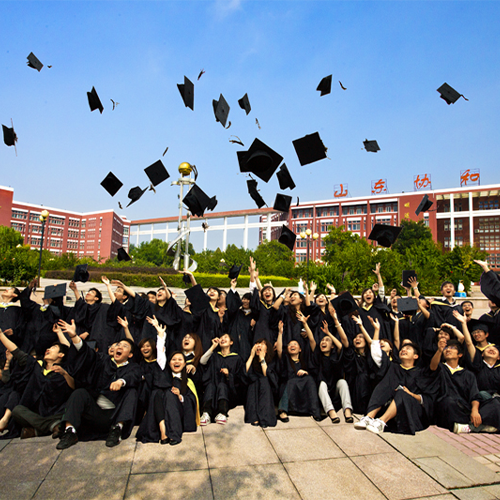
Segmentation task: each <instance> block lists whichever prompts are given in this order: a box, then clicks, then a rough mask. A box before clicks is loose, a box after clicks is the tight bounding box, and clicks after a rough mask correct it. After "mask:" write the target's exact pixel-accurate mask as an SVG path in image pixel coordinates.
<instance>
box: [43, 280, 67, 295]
mask: <svg viewBox="0 0 500 500" xmlns="http://www.w3.org/2000/svg"><path fill="white" fill-rule="evenodd" d="M65 295H66V283H59V285H51V286H46V287H45V293H44V296H43V298H44V299H58V298H60V297H64V296H65Z"/></svg>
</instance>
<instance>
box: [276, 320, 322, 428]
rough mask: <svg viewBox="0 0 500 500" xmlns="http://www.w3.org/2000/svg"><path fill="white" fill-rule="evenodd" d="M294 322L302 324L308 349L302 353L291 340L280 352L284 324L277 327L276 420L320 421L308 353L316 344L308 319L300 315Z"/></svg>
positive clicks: (280, 323)
mask: <svg viewBox="0 0 500 500" xmlns="http://www.w3.org/2000/svg"><path fill="white" fill-rule="evenodd" d="M297 320H298V321H299V322H300V323H302V325H303V326H304V329H305V333H306V335H307V338H308V340H309V346H310V349H308V350H305V349H304V350H303V349H302V347H301V345H300V343H299V342H298V341H297V340H291V341H290V342H289V343H288V345H287V346H286V352H283V322H282V321H280V322H279V325H278V341H277V343H276V352H277V354H278V358H279V360H280V362H281V363H280V365H281V366H280V400H279V404H278V418H279V419H280V420H281V421H282V422H289V421H290V419H289V418H288V414H289V413H295V414H299V415H311V416H312V417H314V419H315V420H321V409H320V405H319V399H318V389H317V387H316V382H315V381H314V378H313V373H312V369H313V368H314V366H313V365H312V362H311V361H310V359H309V358H310V355H309V354H310V353H312V352H314V349H315V348H316V341H315V340H314V336H313V334H312V331H311V329H310V328H309V326H308V325H307V318H306V317H305V316H304V315H303V314H302V313H300V312H298V313H297Z"/></svg>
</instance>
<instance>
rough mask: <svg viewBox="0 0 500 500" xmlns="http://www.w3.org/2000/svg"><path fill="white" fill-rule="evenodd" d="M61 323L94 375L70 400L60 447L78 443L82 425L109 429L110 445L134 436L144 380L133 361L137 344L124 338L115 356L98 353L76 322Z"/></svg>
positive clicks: (108, 444)
mask: <svg viewBox="0 0 500 500" xmlns="http://www.w3.org/2000/svg"><path fill="white" fill-rule="evenodd" d="M59 324H60V326H61V328H62V329H63V331H65V332H66V333H67V334H68V335H69V336H70V337H71V339H72V341H73V345H74V347H75V348H76V349H77V350H78V352H79V355H80V356H85V362H84V365H85V366H86V367H87V370H88V372H89V373H91V374H92V376H91V379H90V382H89V384H88V385H87V387H86V388H78V389H76V390H75V391H73V393H72V394H71V396H70V398H69V400H68V402H67V403H66V406H65V412H64V416H63V417H62V419H61V420H62V422H63V423H64V425H63V429H62V430H64V433H63V434H62V435H61V436H60V438H61V440H60V441H59V443H58V444H57V449H58V450H64V449H66V448H69V447H70V446H73V445H75V444H76V443H77V442H78V438H79V437H78V435H77V431H79V430H80V427H81V426H82V424H89V425H91V426H92V430H93V431H97V432H98V433H106V432H107V433H108V437H107V439H106V446H108V447H113V446H116V445H118V444H119V443H120V441H121V439H122V438H126V437H128V436H129V435H130V432H131V430H132V426H133V424H134V416H135V408H136V403H137V387H138V385H139V382H140V379H141V371H140V368H139V365H138V364H137V363H130V362H129V360H130V359H131V358H132V356H133V355H134V343H133V342H132V341H130V340H129V339H124V340H121V341H120V342H118V343H117V344H116V347H115V349H114V352H113V357H112V358H111V357H110V356H109V355H108V354H107V353H96V352H95V351H94V350H92V349H90V347H89V346H88V345H87V344H84V343H83V342H82V340H81V339H80V337H79V336H78V335H77V334H76V327H75V323H74V321H72V322H71V324H69V323H66V322H64V321H61V322H60V323H59ZM83 436H84V433H83V434H81V437H83Z"/></svg>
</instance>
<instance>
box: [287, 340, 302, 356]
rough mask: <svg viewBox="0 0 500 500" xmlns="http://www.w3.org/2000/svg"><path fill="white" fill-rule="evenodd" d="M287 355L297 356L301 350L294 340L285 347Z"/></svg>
mask: <svg viewBox="0 0 500 500" xmlns="http://www.w3.org/2000/svg"><path fill="white" fill-rule="evenodd" d="M287 350H288V354H290V356H294V355H298V354H299V353H300V352H301V351H302V349H301V348H300V344H299V343H298V342H297V341H296V340H292V341H291V342H290V343H289V344H288V347H287Z"/></svg>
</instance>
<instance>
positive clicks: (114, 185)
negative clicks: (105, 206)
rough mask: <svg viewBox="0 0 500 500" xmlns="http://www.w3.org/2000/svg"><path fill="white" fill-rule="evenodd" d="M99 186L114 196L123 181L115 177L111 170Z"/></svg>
mask: <svg viewBox="0 0 500 500" xmlns="http://www.w3.org/2000/svg"><path fill="white" fill-rule="evenodd" d="M101 186H102V187H103V188H104V189H105V190H106V191H107V192H108V193H109V194H110V195H111V196H114V195H115V194H116V193H118V191H119V190H120V188H121V187H122V186H123V182H122V181H121V180H120V179H118V177H116V175H115V174H113V172H110V173H109V174H108V175H107V176H106V177H105V178H104V180H103V181H102V182H101Z"/></svg>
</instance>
